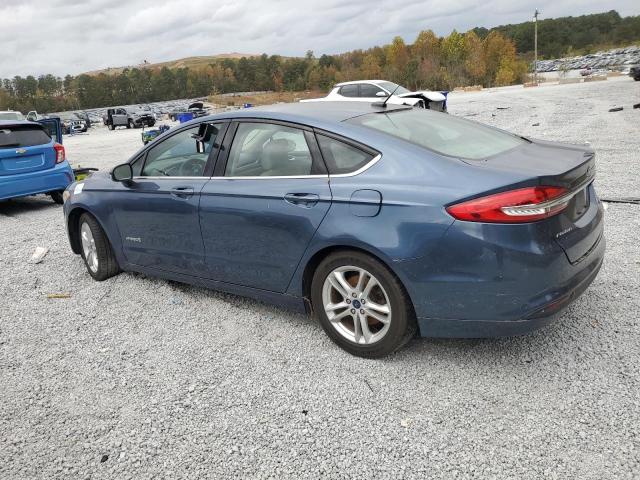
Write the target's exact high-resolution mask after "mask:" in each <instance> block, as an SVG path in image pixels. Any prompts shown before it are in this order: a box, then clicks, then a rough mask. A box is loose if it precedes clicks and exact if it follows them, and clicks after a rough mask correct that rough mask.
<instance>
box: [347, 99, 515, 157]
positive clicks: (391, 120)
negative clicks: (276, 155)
mask: <svg viewBox="0 0 640 480" xmlns="http://www.w3.org/2000/svg"><path fill="white" fill-rule="evenodd" d="M347 121H348V122H350V123H355V124H358V125H362V126H364V127H367V128H371V129H374V130H378V131H381V132H384V133H387V134H389V135H393V136H394V137H397V138H401V139H403V140H406V141H408V142H411V143H415V144H416V145H420V146H421V147H425V148H428V149H429V150H433V151H435V152H438V153H441V154H443V155H449V156H452V157H458V158H464V159H469V160H479V159H482V158H486V157H490V156H492V155H496V154H498V153H502V152H506V151H507V150H511V149H512V148H515V147H517V146H518V145H522V144H523V143H525V140H523V139H522V138H520V137H517V136H515V135H511V134H510V133H506V132H502V131H500V130H496V129H493V128H491V127H487V126H485V125H481V124H479V123H476V122H471V121H469V120H464V119H462V118H457V117H454V116H453V115H447V114H444V113H438V112H432V111H430V110H425V109H406V110H395V111H390V112H387V113H371V114H368V115H363V116H360V117H355V118H352V119H349V120H347Z"/></svg>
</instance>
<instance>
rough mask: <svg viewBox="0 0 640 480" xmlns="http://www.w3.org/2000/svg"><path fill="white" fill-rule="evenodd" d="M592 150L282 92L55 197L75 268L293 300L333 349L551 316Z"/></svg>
mask: <svg viewBox="0 0 640 480" xmlns="http://www.w3.org/2000/svg"><path fill="white" fill-rule="evenodd" d="M594 175H595V158H594V152H593V151H592V150H590V149H588V148H585V147H581V146H573V145H567V144H558V143H551V142H545V141H539V140H531V139H528V138H522V137H519V136H516V135H512V134H510V133H507V132H504V131H501V130H497V129H494V128H491V127H487V126H484V125H481V124H478V123H474V122H470V121H467V120H463V119H460V118H456V117H454V116H450V115H446V114H443V113H439V112H433V111H429V110H423V109H412V108H407V107H401V106H391V105H387V106H386V107H383V106H381V105H376V104H373V105H369V104H362V103H355V102H354V103H340V102H335V103H334V102H322V103H298V104H283V105H275V106H271V107H265V108H256V109H248V110H242V111H236V112H227V113H224V114H220V115H213V116H208V117H203V118H199V119H197V120H194V121H192V122H189V123H186V124H184V125H182V126H180V127H179V128H177V129H172V130H170V131H169V132H167V133H165V134H163V135H162V136H160V137H158V139H156V140H155V141H154V142H151V143H150V144H149V145H147V146H145V147H144V148H142V149H141V150H140V151H139V152H137V153H136V154H135V155H134V156H133V157H132V158H131V159H130V160H129V161H128V162H126V163H123V164H121V165H119V166H117V167H115V168H114V169H113V170H112V171H111V172H109V173H106V172H103V173H96V174H93V175H92V176H91V177H89V178H88V179H86V180H85V181H83V182H79V183H74V184H72V185H71V186H70V187H69V188H68V189H67V191H66V192H65V200H66V202H65V205H64V212H65V218H66V224H67V229H68V234H69V240H70V243H71V248H72V250H73V251H74V252H75V253H76V254H79V255H81V256H82V258H83V259H84V262H85V263H86V267H87V269H88V272H89V274H90V275H91V276H92V277H93V278H94V279H96V280H105V279H107V278H109V277H111V276H113V275H115V274H117V273H118V272H120V271H121V270H126V271H134V272H142V273H145V274H148V275H153V276H157V277H161V278H166V279H171V280H176V281H180V282H185V283H190V284H195V285H201V286H206V287H210V288H214V289H217V290H223V291H226V292H231V293H235V294H240V295H246V296H250V297H254V298H257V299H260V300H264V301H269V302H275V303H277V304H280V305H285V306H288V307H292V308H297V309H300V310H303V311H304V310H306V311H307V312H311V313H313V314H314V315H315V317H316V318H317V319H318V321H319V322H320V324H321V325H322V327H323V329H324V330H325V332H326V333H327V334H328V335H329V337H330V338H331V339H332V340H333V341H334V342H335V343H337V344H338V345H339V346H341V347H342V348H344V349H345V350H347V351H348V352H350V353H352V354H354V355H359V356H363V357H370V358H375V357H381V356H384V355H387V354H389V353H391V352H393V351H395V350H397V349H398V348H400V347H401V346H402V345H404V344H405V343H406V342H407V341H408V340H409V339H411V338H412V337H413V336H414V335H415V333H416V331H419V332H420V334H421V335H422V336H430V337H491V336H500V335H515V334H521V333H526V332H529V331H531V330H534V329H537V328H539V327H541V326H544V325H546V324H548V323H549V322H551V321H552V320H553V319H554V318H556V317H557V315H558V314H559V313H560V312H561V311H562V310H563V309H564V308H565V307H566V306H567V305H569V304H570V303H571V302H572V301H574V300H575V299H576V298H577V297H578V296H579V295H580V294H581V293H582V292H583V291H584V290H585V289H586V288H587V287H588V286H589V284H590V283H591V282H592V281H593V279H594V278H595V276H596V274H597V273H598V270H599V269H600V266H601V264H602V260H603V257H604V249H605V241H604V238H603V208H602V205H601V203H600V201H599V200H598V198H597V196H596V193H595V191H594V188H593V180H594Z"/></svg>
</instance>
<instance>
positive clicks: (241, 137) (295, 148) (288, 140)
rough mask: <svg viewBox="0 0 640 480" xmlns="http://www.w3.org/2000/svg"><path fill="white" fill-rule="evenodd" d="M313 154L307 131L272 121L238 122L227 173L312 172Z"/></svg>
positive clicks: (290, 174)
mask: <svg viewBox="0 0 640 480" xmlns="http://www.w3.org/2000/svg"><path fill="white" fill-rule="evenodd" d="M312 169H313V158H312V156H311V152H310V150H309V146H308V145H307V140H306V139H305V136H304V131H303V130H300V129H297V128H292V127H287V126H284V125H276V124H271V123H248V122H247V123H245V122H242V123H240V124H239V125H238V130H237V131H236V135H235V137H234V139H233V144H232V145H231V150H230V151H229V159H228V160H227V165H226V169H225V176H226V177H282V176H284V177H290V176H302V175H310V174H311V173H312Z"/></svg>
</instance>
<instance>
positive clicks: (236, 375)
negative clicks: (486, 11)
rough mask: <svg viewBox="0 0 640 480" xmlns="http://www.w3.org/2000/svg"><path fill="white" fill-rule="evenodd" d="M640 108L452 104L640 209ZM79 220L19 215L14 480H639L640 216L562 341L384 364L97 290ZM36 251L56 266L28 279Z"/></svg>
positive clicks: (481, 100) (627, 87)
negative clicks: (555, 144) (565, 144)
mask: <svg viewBox="0 0 640 480" xmlns="http://www.w3.org/2000/svg"><path fill="white" fill-rule="evenodd" d="M639 89H640V83H638V82H636V83H634V82H633V81H631V80H630V79H626V78H625V79H622V80H616V81H607V82H598V83H591V84H584V85H582V84H580V85H565V86H554V87H551V86H545V87H539V88H537V89H522V88H521V87H520V88H507V89H502V90H499V91H492V92H482V93H477V94H475V93H474V94H471V93H469V94H454V95H452V97H451V100H450V111H451V113H453V114H458V115H470V114H474V113H477V114H478V115H476V116H472V117H469V118H474V119H478V120H481V121H486V122H488V123H491V124H494V125H497V126H500V127H504V128H508V129H511V130H513V131H516V132H518V133H521V134H525V135H531V136H538V137H542V138H547V139H553V140H567V141H576V142H577V141H580V142H582V141H585V140H588V141H590V142H591V143H592V144H593V145H594V147H595V148H596V149H597V151H598V175H599V177H598V181H597V187H598V190H599V193H600V194H601V195H603V196H615V197H619V196H632V195H635V196H640V195H639V192H640V163H639V161H638V152H639V151H640V136H639V135H638V134H639V132H640V130H639V128H638V125H640V110H632V108H631V105H632V104H633V103H638V102H640V90H639ZM617 105H622V106H624V107H625V109H624V110H623V111H622V112H616V113H609V112H608V111H607V110H608V109H609V108H610V107H611V106H617ZM498 106H499V107H509V108H508V109H506V110H497V109H496V107H498ZM492 114H495V117H493V116H492ZM538 122H539V123H540V126H538V127H533V126H532V124H533V123H538ZM139 133H140V131H139V130H119V131H116V132H109V131H107V130H106V129H103V128H98V129H93V130H92V131H91V132H90V133H89V134H87V135H79V136H76V137H72V138H68V139H65V145H66V146H67V150H68V155H69V157H70V158H71V159H72V161H73V162H74V163H75V164H78V163H80V164H82V165H83V166H99V167H101V168H107V167H109V166H113V165H115V164H117V163H120V162H121V161H123V160H126V158H127V157H128V155H129V154H130V153H132V152H133V151H135V150H136V149H137V148H138V147H139V146H140V145H141V143H139V142H140V141H139ZM62 220H63V219H62V210H61V208H60V207H59V206H56V205H54V204H53V203H52V202H51V201H50V200H49V199H47V198H46V197H34V198H29V199H21V200H15V201H11V202H5V203H2V204H0V262H1V263H0V265H1V270H0V271H1V273H2V275H0V297H1V298H2V300H0V301H1V304H0V305H1V308H0V316H1V320H0V458H1V459H2V460H1V461H0V478H2V479H14V478H19V479H76V478H78V479H84V478H87V479H89V478H91V479H102V478H104V479H114V478H118V479H129V478H130V479H136V480H138V479H148V478H167V479H176V478H190V479H194V478H278V479H281V478H291V479H298V478H345V479H347V478H348V479H352V478H362V479H372V478H376V479H378V478H390V479H397V478H406V479H410V478H416V479H424V478H442V479H452V478H462V479H464V478H482V479H484V478H522V479H529V478H531V479H539V478H561V479H565V478H577V479H631V478H638V477H639V476H640V436H639V435H640V388H639V387H640V320H639V317H640V301H639V299H638V293H639V292H640V273H639V272H640V242H638V235H639V232H640V206H638V205H625V204H610V205H609V209H608V211H607V217H606V235H607V241H608V251H607V257H606V261H605V265H604V267H603V269H602V271H601V273H600V275H599V276H598V278H597V279H596V280H595V282H594V283H593V285H592V286H591V288H590V289H589V290H588V291H587V292H586V293H585V295H584V296H582V297H581V299H580V300H579V301H577V302H576V303H575V304H574V305H573V306H572V307H570V309H569V310H568V311H567V313H566V314H565V315H564V316H563V318H562V319H561V320H560V321H559V322H558V323H556V324H555V325H553V326H551V327H549V328H547V329H545V330H542V331H540V332H537V333H536V334H533V335H530V336H527V337H518V338H510V339H499V340H430V339H416V340H415V341H413V342H412V343H411V344H410V345H409V346H408V347H407V348H405V349H403V350H402V351H401V352H399V353H398V354H396V355H394V356H393V357H391V358H388V359H386V360H383V361H373V360H364V359H358V358H354V357H351V356H349V355H348V354H346V353H344V352H342V351H341V350H340V349H338V348H337V347H336V346H334V345H333V344H332V343H331V342H330V341H329V340H328V339H327V337H326V336H325V335H324V334H323V333H322V331H321V329H320V327H319V326H318V325H316V324H315V323H314V322H313V321H311V320H310V319H309V318H307V317H306V316H304V315H299V314H295V313H291V312H288V311H284V310H281V309H279V308H275V307H272V306H268V305H264V304H260V303H257V302H254V301H251V300H246V299H243V298H240V297H235V296H231V295H224V294H220V293H216V292H213V291H208V290H204V289H200V288H193V287H189V286H184V285H180V284H177V283H173V282H167V281H162V280H156V279H151V278H145V277H144V276H141V275H134V274H121V275H119V276H117V277H115V278H113V279H110V280H109V281H106V282H103V283H97V282H94V281H92V280H91V278H90V277H89V275H88V274H87V273H86V270H85V268H84V265H83V264H82V260H81V259H80V258H79V257H76V256H75V255H73V254H72V253H71V251H70V250H69V247H68V244H67V238H66V234H65V230H64V226H63V221H62ZM38 246H44V247H47V248H49V253H48V254H47V256H46V257H44V259H43V261H42V263H39V264H31V263H29V262H28V260H29V258H30V257H31V255H32V254H33V252H34V250H35V248H36V247H38ZM52 293H69V294H70V295H71V297H70V298H61V299H48V298H47V295H48V294H52ZM488 301H490V299H488ZM107 457H108V458H107ZM101 460H104V461H102V462H101Z"/></svg>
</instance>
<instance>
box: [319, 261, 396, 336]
mask: <svg viewBox="0 0 640 480" xmlns="http://www.w3.org/2000/svg"><path fill="white" fill-rule="evenodd" d="M322 303H323V306H324V311H325V313H326V315H327V318H328V319H329V322H330V323H331V325H332V326H333V327H334V328H335V329H336V330H337V331H338V333H340V335H342V336H343V337H344V338H346V339H348V340H350V341H352V342H354V343H357V344H361V345H369V344H372V343H375V342H378V341H380V340H381V339H382V338H383V337H384V336H385V335H386V333H387V331H388V330H389V325H390V324H391V302H390V301H389V296H388V295H387V292H386V291H385V290H384V287H383V286H382V284H381V283H380V282H379V281H378V279H377V278H376V277H375V276H373V275H372V274H371V273H370V272H368V271H367V270H365V269H364V268H360V267H355V266H351V265H347V266H342V267H338V268H336V269H334V270H333V271H332V272H331V273H330V274H329V275H328V276H327V278H326V279H325V281H324V284H323V287H322Z"/></svg>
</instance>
